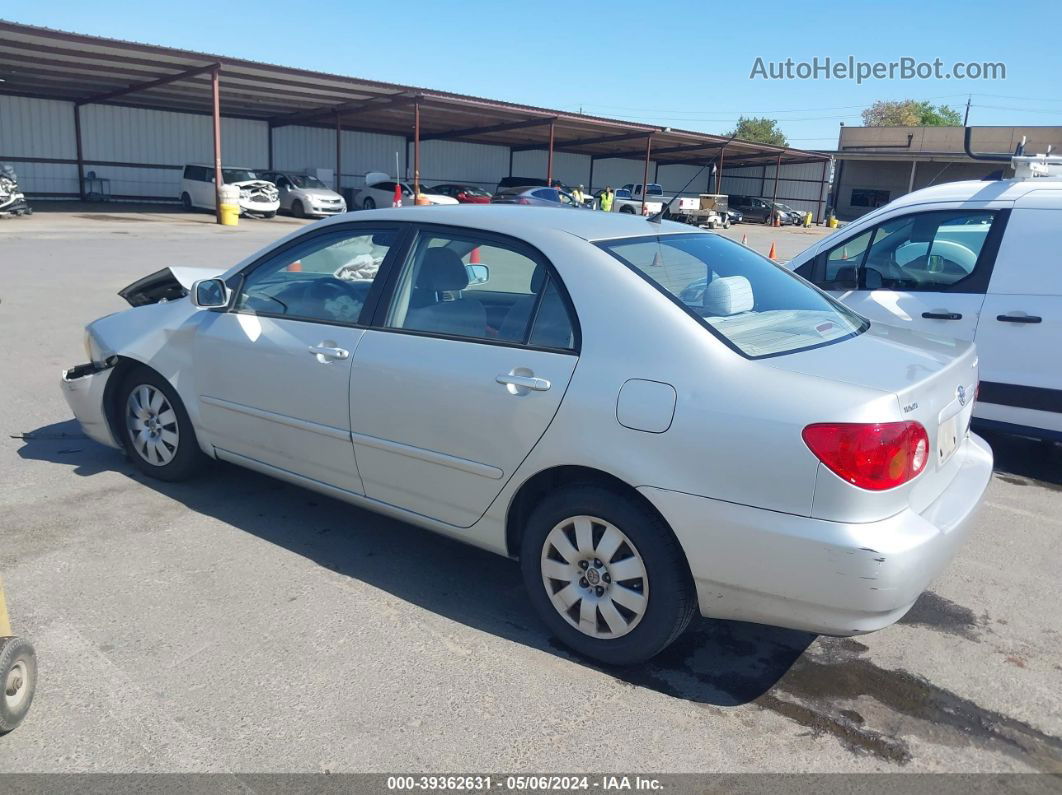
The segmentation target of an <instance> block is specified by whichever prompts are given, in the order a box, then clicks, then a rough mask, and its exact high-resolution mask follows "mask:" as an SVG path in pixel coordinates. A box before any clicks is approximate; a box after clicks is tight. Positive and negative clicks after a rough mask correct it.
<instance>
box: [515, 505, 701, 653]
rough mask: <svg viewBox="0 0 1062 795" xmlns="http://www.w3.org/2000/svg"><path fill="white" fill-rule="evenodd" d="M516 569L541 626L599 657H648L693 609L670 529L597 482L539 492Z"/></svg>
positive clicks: (691, 590) (690, 585) (678, 630)
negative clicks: (541, 495) (543, 494)
mask: <svg viewBox="0 0 1062 795" xmlns="http://www.w3.org/2000/svg"><path fill="white" fill-rule="evenodd" d="M520 567H521V571H522V573H523V578H524V585H525V586H526V588H527V590H528V594H529V596H530V598H531V603H532V605H533V606H534V608H535V610H536V612H537V613H538V614H539V616H540V618H541V619H542V620H543V621H544V622H545V624H546V625H547V627H548V628H549V629H550V630H551V631H552V632H553V633H554V634H555V635H556V636H557V637H558V638H559V639H560V640H561V641H563V642H564V643H565V644H566V645H568V646H570V647H571V648H573V649H575V650H576V651H578V652H580V653H581V654H585V655H586V656H588V657H593V658H594V659H597V660H600V661H601V662H604V663H608V664H612V665H631V664H634V663H639V662H644V661H645V660H648V659H650V658H651V657H653V656H655V655H656V654H658V653H659V652H661V651H662V650H663V649H664V648H665V647H667V646H668V645H669V644H670V643H671V642H672V641H674V640H675V639H676V638H677V637H678V636H679V635H680V634H682V632H683V630H685V628H686V626H687V625H688V624H689V622H690V619H691V618H693V615H694V613H695V612H696V607H697V599H696V591H695V589H694V587H693V583H692V579H691V577H690V573H689V568H688V566H687V564H686V559H685V557H684V555H683V552H682V549H681V547H680V546H679V544H678V541H677V540H676V539H675V536H674V535H673V534H672V532H671V529H670V528H669V527H668V526H667V525H666V524H665V523H664V522H663V521H662V520H661V519H660V517H659V516H657V515H656V514H654V513H653V512H652V511H650V510H649V509H648V508H646V507H645V506H643V505H642V504H640V503H639V502H637V501H636V500H634V499H633V498H631V497H629V496H627V495H624V494H620V493H617V492H615V491H612V490H610V489H607V488H604V487H601V486H596V485H581V486H571V487H567V488H564V489H561V490H559V491H556V492H554V493H552V494H550V495H549V496H547V497H546V498H545V499H544V500H543V501H542V502H541V503H540V504H539V505H538V507H537V508H535V510H534V511H533V512H532V514H531V516H530V518H529V519H528V521H527V526H526V528H525V531H524V536H523V540H522V543H521V554H520Z"/></svg>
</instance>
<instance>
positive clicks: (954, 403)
mask: <svg viewBox="0 0 1062 795" xmlns="http://www.w3.org/2000/svg"><path fill="white" fill-rule="evenodd" d="M762 363H763V364H766V365H768V366H770V367H775V368H778V369H781V370H789V371H791V372H797V373H803V374H805V375H813V376H817V377H819V378H825V379H829V380H833V381H840V382H844V383H849V384H857V385H859V386H863V387H868V388H870V389H876V390H879V391H881V392H887V393H891V394H894V395H895V396H896V399H897V401H898V404H899V406H898V408H899V414H898V419H900V420H904V421H907V420H915V421H917V422H920V423H921V424H922V426H923V427H924V428H925V429H926V433H927V434H928V435H929V462H928V463H927V464H926V468H925V470H924V471H923V472H922V474H920V475H919V476H917V477H916V478H915V479H914V480H913V481H911V483H910V484H905V485H904V486H901V487H899V488H907V489H909V495H910V504H911V507H912V508H913V509H914V510H916V511H919V512H920V511H922V510H924V509H925V508H926V507H928V505H929V504H930V503H932V502H933V500H935V499H936V498H937V497H938V496H940V494H941V492H943V491H944V489H945V488H947V486H948V484H949V483H951V480H952V478H954V477H955V474H956V473H957V472H958V466H959V460H958V459H961V456H956V455H955V454H956V452H957V451H958V449H959V448H960V447H961V446H962V444H963V442H964V440H965V438H966V435H967V432H968V431H969V427H970V419H971V417H972V415H973V403H974V396H975V394H976V392H977V382H978V370H977V350H976V348H975V347H974V345H973V343H971V342H964V341H962V340H954V339H949V338H947V337H939V336H936V335H931V334H926V333H923V332H919V331H914V330H913V329H907V328H901V327H898V326H889V325H886V324H884V323H873V324H872V325H871V327H870V328H869V329H868V330H867V331H866V332H864V333H863V334H861V335H860V336H858V337H855V338H853V339H849V340H845V341H843V342H839V343H837V344H834V345H825V346H823V347H821V348H815V349H812V350H808V351H800V352H797V353H792V354H788V355H783V356H777V357H774V358H771V359H764V360H762ZM830 419H831V418H829V417H823V418H821V420H818V421H821V422H828V421H830ZM892 419H893V418H891V417H883V418H882V421H887V420H892Z"/></svg>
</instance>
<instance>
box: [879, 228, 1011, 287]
mask: <svg viewBox="0 0 1062 795" xmlns="http://www.w3.org/2000/svg"><path fill="white" fill-rule="evenodd" d="M995 217H996V214H995V213H994V212H991V211H988V210H974V211H970V210H962V211H959V210H951V211H940V212H930V213H919V214H917V215H907V216H903V217H901V218H894V219H892V220H890V221H886V222H885V223H883V224H881V225H880V226H878V227H877V230H876V232H875V234H874V242H873V244H872V245H871V247H870V251H869V252H867V257H866V260H865V262H864V263H863V271H864V275H863V284H864V286H865V288H866V289H868V290H877V289H884V290H905V291H929V292H937V291H940V290H942V289H947V288H950V287H952V286H953V285H956V284H957V283H958V282H960V281H962V280H963V279H966V278H967V277H969V276H971V275H973V273H974V270H975V269H976V268H977V263H978V260H979V258H980V255H981V250H982V249H983V248H984V245H985V241H986V240H987V239H988V233H989V231H990V230H991V229H992V223H993V221H994V219H995Z"/></svg>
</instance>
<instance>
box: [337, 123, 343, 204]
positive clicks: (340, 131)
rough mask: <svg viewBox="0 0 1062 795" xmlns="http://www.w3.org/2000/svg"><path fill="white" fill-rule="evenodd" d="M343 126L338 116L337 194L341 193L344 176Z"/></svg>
mask: <svg viewBox="0 0 1062 795" xmlns="http://www.w3.org/2000/svg"><path fill="white" fill-rule="evenodd" d="M342 153H343V125H342V123H341V122H340V120H339V114H338V113H337V114H336V193H339V192H340V190H339V189H340V185H341V183H342V175H343V154H342Z"/></svg>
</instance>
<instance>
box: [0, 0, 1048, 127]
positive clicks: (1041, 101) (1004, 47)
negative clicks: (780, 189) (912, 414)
mask: <svg viewBox="0 0 1062 795" xmlns="http://www.w3.org/2000/svg"><path fill="white" fill-rule="evenodd" d="M1008 10H1011V11H1012V13H1011V15H1010V16H1008V15H1007V11H1008ZM0 17H3V18H5V19H9V20H12V21H15V22H23V23H28V24H34V25H43V26H46V27H51V28H59V29H62V30H69V31H75V32H79V33H89V34H95V35H100V36H108V37H112V38H117V39H127V40H132V41H139V42H145V43H150V44H162V45H169V46H173V47H182V48H187V49H192V50H200V51H203V52H208V53H214V54H218V55H229V56H234V57H241V58H250V59H253V60H259V61H266V62H271V63H277V64H283V65H286V66H296V67H303V68H307V69H316V70H321V71H328V72H335V73H340V74H347V75H352V76H357V77H365V78H371V79H375V80H383V81H389V82H395V83H404V84H411V85H416V86H422V87H426V88H434V89H440V90H447V91H455V92H459V93H464V94H474V95H479V96H484V97H490V98H493V99H504V100H510V101H514V102H524V103H528V104H533V105H543V106H546V107H551V108H559V109H562V110H570V111H578V110H579V109H582V110H583V111H584V112H586V113H593V114H596V115H601V116H611V117H615V118H625V119H632V120H636V121H644V122H647V123H652V124H662V125H670V126H673V127H683V128H687V129H696V130H703V131H705V132H712V133H720V132H725V131H726V130H728V129H730V128H731V127H732V126H733V124H734V122H735V120H736V119H737V116H738V115H739V114H741V113H744V114H745V115H766V116H770V117H772V118H775V119H778V121H779V123H780V124H781V127H782V130H783V131H784V132H785V133H786V135H787V136H788V137H789V139H790V142H791V143H792V145H794V146H798V147H805V148H833V147H834V146H836V143H837V127H838V124H839V123H840V122H842V121H843V122H845V123H846V124H859V123H860V121H859V111H860V110H861V109H862V108H863V107H865V106H867V105H869V104H870V103H871V102H873V101H874V100H875V99H902V98H907V97H910V98H914V99H930V100H932V101H933V102H934V103H947V104H951V105H952V106H954V107H957V108H960V109H962V107H963V106H965V103H966V98H967V95H968V94H973V103H972V104H973V107H972V110H971V114H970V122H971V124H998V125H1011V124H1026V125H1033V124H1056V125H1062V55H1060V54H1059V45H1058V31H1059V30H1062V1H1060V0H1031V1H1027V2H1023V3H1009V4H999V3H988V2H974V1H971V0H967V2H956V0H919V2H910V1H909V0H890V1H889V2H876V3H870V2H860V0H854V1H853V0H850V1H849V2H847V3H836V4H835V3H816V2H786V3H785V4H782V3H774V2H758V3H740V2H721V3H703V2H690V0H686V2H682V3H679V2H656V3H651V2H638V3H635V2H625V1H624V0H613V2H574V1H573V0H568V1H567V2H553V1H552V0H549V1H548V2H547V1H540V2H536V1H534V0H532V1H531V2H523V3H518V2H505V0H495V2H483V1H481V0H474V1H473V0H469V1H468V2H459V1H458V0H449V1H448V2H444V1H443V0H436V1H435V2H424V1H423V0H403V1H402V2H378V3H377V2H346V1H345V0H336V1H335V2H332V3H313V2H300V1H299V0H286V2H279V1H277V0H227V1H223V0H210V1H209V2H200V0H176V2H170V3H165V4H163V3H154V2H143V0H140V1H139V2H127V1H125V0H121V1H117V0H116V1H113V2H111V1H108V0H95V1H94V2H91V3H90V2H83V0H37V2H33V3H12V4H8V5H7V6H6V7H5V8H4V9H3V10H2V11H0ZM849 55H851V56H854V57H855V58H856V59H857V60H862V61H871V62H872V61H893V60H898V59H899V58H901V57H902V56H911V57H913V58H915V59H918V60H925V61H932V60H933V59H934V58H940V59H941V60H942V61H943V62H944V64H945V68H946V69H948V68H950V66H951V64H953V63H954V62H956V61H964V62H972V61H976V62H983V61H989V62H997V61H1001V62H1003V63H1005V64H1006V75H1007V76H1006V79H1005V80H956V79H950V80H935V79H931V80H910V81H901V80H871V81H868V82H865V83H863V84H862V85H857V84H856V83H855V82H854V81H838V80H785V81H765V80H750V79H749V73H750V71H751V69H752V67H753V64H754V62H755V59H756V58H757V56H759V57H762V58H763V59H764V60H765V61H783V60H785V59H786V58H792V59H793V60H794V61H795V62H799V61H810V60H811V59H812V58H813V57H814V56H819V58H820V59H822V58H825V57H826V56H830V57H831V58H833V59H834V60H840V59H847V58H848V56H849Z"/></svg>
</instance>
